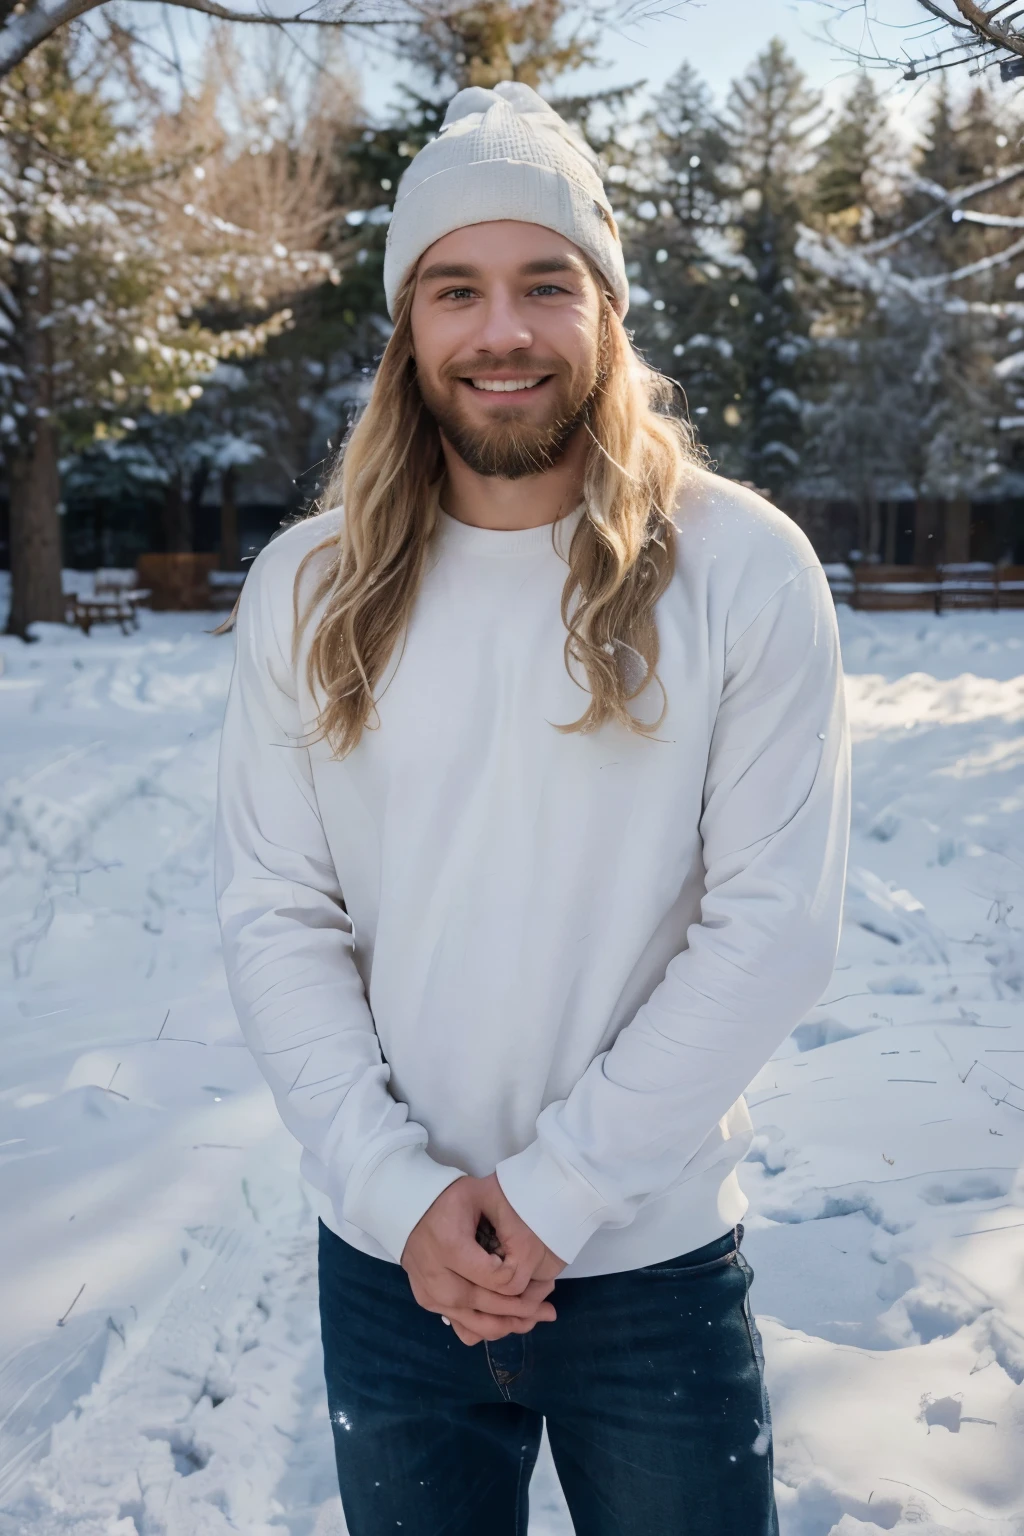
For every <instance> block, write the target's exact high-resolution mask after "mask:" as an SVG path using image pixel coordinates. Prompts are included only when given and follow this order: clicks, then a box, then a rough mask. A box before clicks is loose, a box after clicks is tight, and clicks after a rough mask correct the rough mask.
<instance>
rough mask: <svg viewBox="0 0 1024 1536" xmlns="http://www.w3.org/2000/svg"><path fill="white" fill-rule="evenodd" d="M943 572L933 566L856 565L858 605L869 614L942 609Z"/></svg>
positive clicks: (854, 599) (854, 600)
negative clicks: (940, 600) (941, 573)
mask: <svg viewBox="0 0 1024 1536" xmlns="http://www.w3.org/2000/svg"><path fill="white" fill-rule="evenodd" d="M940 586H941V583H940V580H939V573H938V571H936V570H935V568H934V567H933V566H929V565H866V564H858V565H855V566H854V568H853V594H852V598H851V603H852V606H853V607H854V608H861V609H864V610H865V611H866V612H868V613H880V612H890V611H893V610H897V609H916V610H921V609H926V610H928V611H929V612H931V613H938V611H939V590H940Z"/></svg>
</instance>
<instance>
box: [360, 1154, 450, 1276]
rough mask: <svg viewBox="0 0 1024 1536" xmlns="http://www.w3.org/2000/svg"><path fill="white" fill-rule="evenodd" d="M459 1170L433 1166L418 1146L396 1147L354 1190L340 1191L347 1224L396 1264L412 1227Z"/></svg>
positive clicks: (440, 1164)
mask: <svg viewBox="0 0 1024 1536" xmlns="http://www.w3.org/2000/svg"><path fill="white" fill-rule="evenodd" d="M462 1177H463V1170H462V1169H461V1168H450V1167H447V1166H446V1165H445V1164H444V1163H436V1162H435V1161H434V1159H433V1158H432V1157H431V1156H430V1155H429V1153H428V1152H426V1151H425V1149H424V1147H423V1144H422V1143H421V1142H416V1143H414V1144H413V1145H406V1146H402V1147H397V1148H396V1149H395V1151H394V1152H389V1153H388V1155H387V1156H386V1157H382V1158H381V1160H380V1162H379V1163H377V1164H376V1166H375V1167H374V1168H373V1170H372V1171H371V1172H370V1173H369V1174H367V1176H366V1177H365V1178H364V1179H363V1180H362V1181H361V1182H359V1183H358V1185H357V1187H356V1188H355V1189H354V1190H353V1188H352V1185H351V1180H350V1181H349V1186H348V1188H347V1189H346V1191H345V1202H344V1209H343V1214H344V1217H345V1220H346V1221H350V1222H352V1223H353V1225H354V1226H357V1227H361V1228H362V1229H363V1231H364V1232H369V1234H370V1236H371V1237H375V1238H376V1239H377V1242H378V1243H380V1245H381V1247H382V1248H383V1249H384V1250H385V1251H386V1252H387V1253H390V1255H391V1257H392V1258H393V1259H394V1260H395V1262H396V1264H401V1262H402V1252H403V1250H404V1248H405V1245H406V1243H407V1242H408V1240H409V1233H410V1232H411V1231H412V1229H413V1227H414V1226H415V1225H416V1223H417V1222H418V1221H419V1219H420V1217H421V1216H423V1215H424V1214H425V1213H426V1212H427V1211H428V1210H429V1209H430V1207H431V1206H432V1205H433V1203H434V1201H435V1200H436V1199H437V1197H438V1195H440V1194H442V1193H443V1192H444V1191H445V1190H446V1189H447V1188H448V1186H449V1184H454V1183H455V1180H456V1179H461V1178H462Z"/></svg>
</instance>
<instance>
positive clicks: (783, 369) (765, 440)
mask: <svg viewBox="0 0 1024 1536" xmlns="http://www.w3.org/2000/svg"><path fill="white" fill-rule="evenodd" d="M818 106H819V97H818V96H817V95H816V94H815V93H814V92H813V91H811V90H810V89H809V88H808V86H807V82H806V79H805V77H804V75H803V73H802V71H801V70H800V69H799V67H798V65H797V64H796V63H795V61H794V60H793V59H792V58H791V57H790V55H789V54H788V53H787V52H786V49H785V47H784V46H783V44H782V42H781V41H780V40H779V39H778V38H775V39H773V40H772V42H771V43H770V44H769V45H768V47H767V48H766V49H765V51H764V52H763V53H762V54H761V55H760V56H759V57H758V58H757V59H755V61H754V63H753V64H752V65H751V67H750V68H749V70H748V71H747V72H746V74H745V75H744V76H743V77H742V78H741V79H739V80H737V81H736V82H735V83H734V84H733V86H732V89H731V91H730V93H729V99H728V103H727V108H726V116H725V121H724V127H725V132H726V138H727V142H728V144H729V147H730V151H731V159H732V166H733V170H734V175H735V179H736V188H735V190H736V193H737V194H738V199H739V211H738V215H737V216H736V219H735V225H736V229H737V233H738V244H739V251H740V254H741V255H742V257H743V259H744V270H745V276H744V278H743V280H742V281H740V282H738V283H737V285H736V290H735V291H736V296H737V300H738V303H737V306H736V307H737V310H738V314H737V321H738V324H739V326H740V327H741V329H742V332H743V335H744V339H745V340H744V357H743V366H744V379H743V385H742V389H741V390H740V391H739V393H740V396H741V398H740V401H739V402H738V411H739V415H740V420H741V426H742V433H743V446H744V455H745V460H746V465H747V474H748V477H749V478H751V479H753V480H755V481H756V482H757V483H758V484H759V485H764V486H766V487H768V488H769V489H771V490H773V491H778V490H780V489H781V488H782V487H783V486H784V485H785V484H786V483H787V481H791V480H792V479H793V478H795V476H796V474H797V472H798V470H799V468H800V463H801V459H800V450H801V446H802V435H803V434H802V413H803V400H802V397H801V390H802V388H803V384H804V380H805V377H806V372H807V361H808V354H809V350H810V344H809V341H808V334H807V333H808V316H807V315H806V313H805V311H804V307H803V302H802V293H801V280H800V268H799V263H798V261H797V258H796V242H797V233H798V227H799V224H800V219H801V214H802V205H803V202H804V199H805V195H806V186H807V171H808V150H809V143H810V139H811V135H812V133H813V130H814V127H815V121H814V114H815V113H816V111H817V109H818Z"/></svg>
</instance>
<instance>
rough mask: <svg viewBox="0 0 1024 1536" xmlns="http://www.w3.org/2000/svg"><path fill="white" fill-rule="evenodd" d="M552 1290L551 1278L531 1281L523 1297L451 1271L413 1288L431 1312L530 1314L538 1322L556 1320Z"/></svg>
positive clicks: (450, 1313)
mask: <svg viewBox="0 0 1024 1536" xmlns="http://www.w3.org/2000/svg"><path fill="white" fill-rule="evenodd" d="M552 1289H553V1286H552V1284H551V1282H550V1281H544V1280H542V1281H537V1282H531V1284H530V1285H529V1286H528V1287H527V1288H526V1290H525V1291H524V1292H523V1294H522V1295H521V1296H505V1295H499V1294H498V1293H497V1292H495V1291H490V1290H487V1289H486V1287H484V1286H481V1285H470V1284H469V1283H468V1281H466V1280H463V1279H462V1278H461V1277H460V1276H459V1275H456V1274H453V1273H452V1272H451V1271H450V1270H449V1271H448V1272H447V1273H446V1274H444V1275H442V1276H440V1277H435V1278H434V1279H433V1280H432V1282H431V1284H430V1285H429V1286H427V1287H425V1288H417V1289H416V1290H415V1291H414V1293H413V1294H414V1295H415V1296H416V1300H417V1301H418V1302H419V1304H420V1306H421V1307H424V1308H425V1309H426V1310H427V1311H428V1312H439V1313H440V1314H441V1315H442V1316H443V1317H451V1316H452V1314H453V1313H455V1312H474V1311H475V1312H486V1313H487V1314H489V1315H490V1316H493V1317H529V1318H532V1319H533V1320H534V1321H535V1322H547V1323H553V1322H554V1321H555V1309H554V1307H553V1306H552V1305H551V1303H550V1302H548V1301H546V1299H545V1298H546V1297H547V1295H548V1293H549V1292H550V1291H551V1290H552Z"/></svg>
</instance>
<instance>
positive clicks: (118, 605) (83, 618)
mask: <svg viewBox="0 0 1024 1536" xmlns="http://www.w3.org/2000/svg"><path fill="white" fill-rule="evenodd" d="M148 596H149V593H148V592H147V591H146V590H145V589H144V588H141V587H125V588H123V589H122V590H120V591H118V592H116V593H115V592H97V593H94V594H93V596H91V597H88V596H86V597H80V596H77V595H74V596H72V597H70V598H69V599H68V606H67V612H66V615H65V616H66V618H67V622H68V623H69V624H77V625H78V628H79V629H80V630H81V631H82V634H83V635H87V634H88V633H89V631H90V629H92V626H93V625H94V624H119V625H120V627H121V633H122V634H123V635H129V634H131V632H132V631H133V630H135V629H138V627H139V615H138V607H139V604H140V603H142V602H144V601H145V600H146V598H147V597H148Z"/></svg>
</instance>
